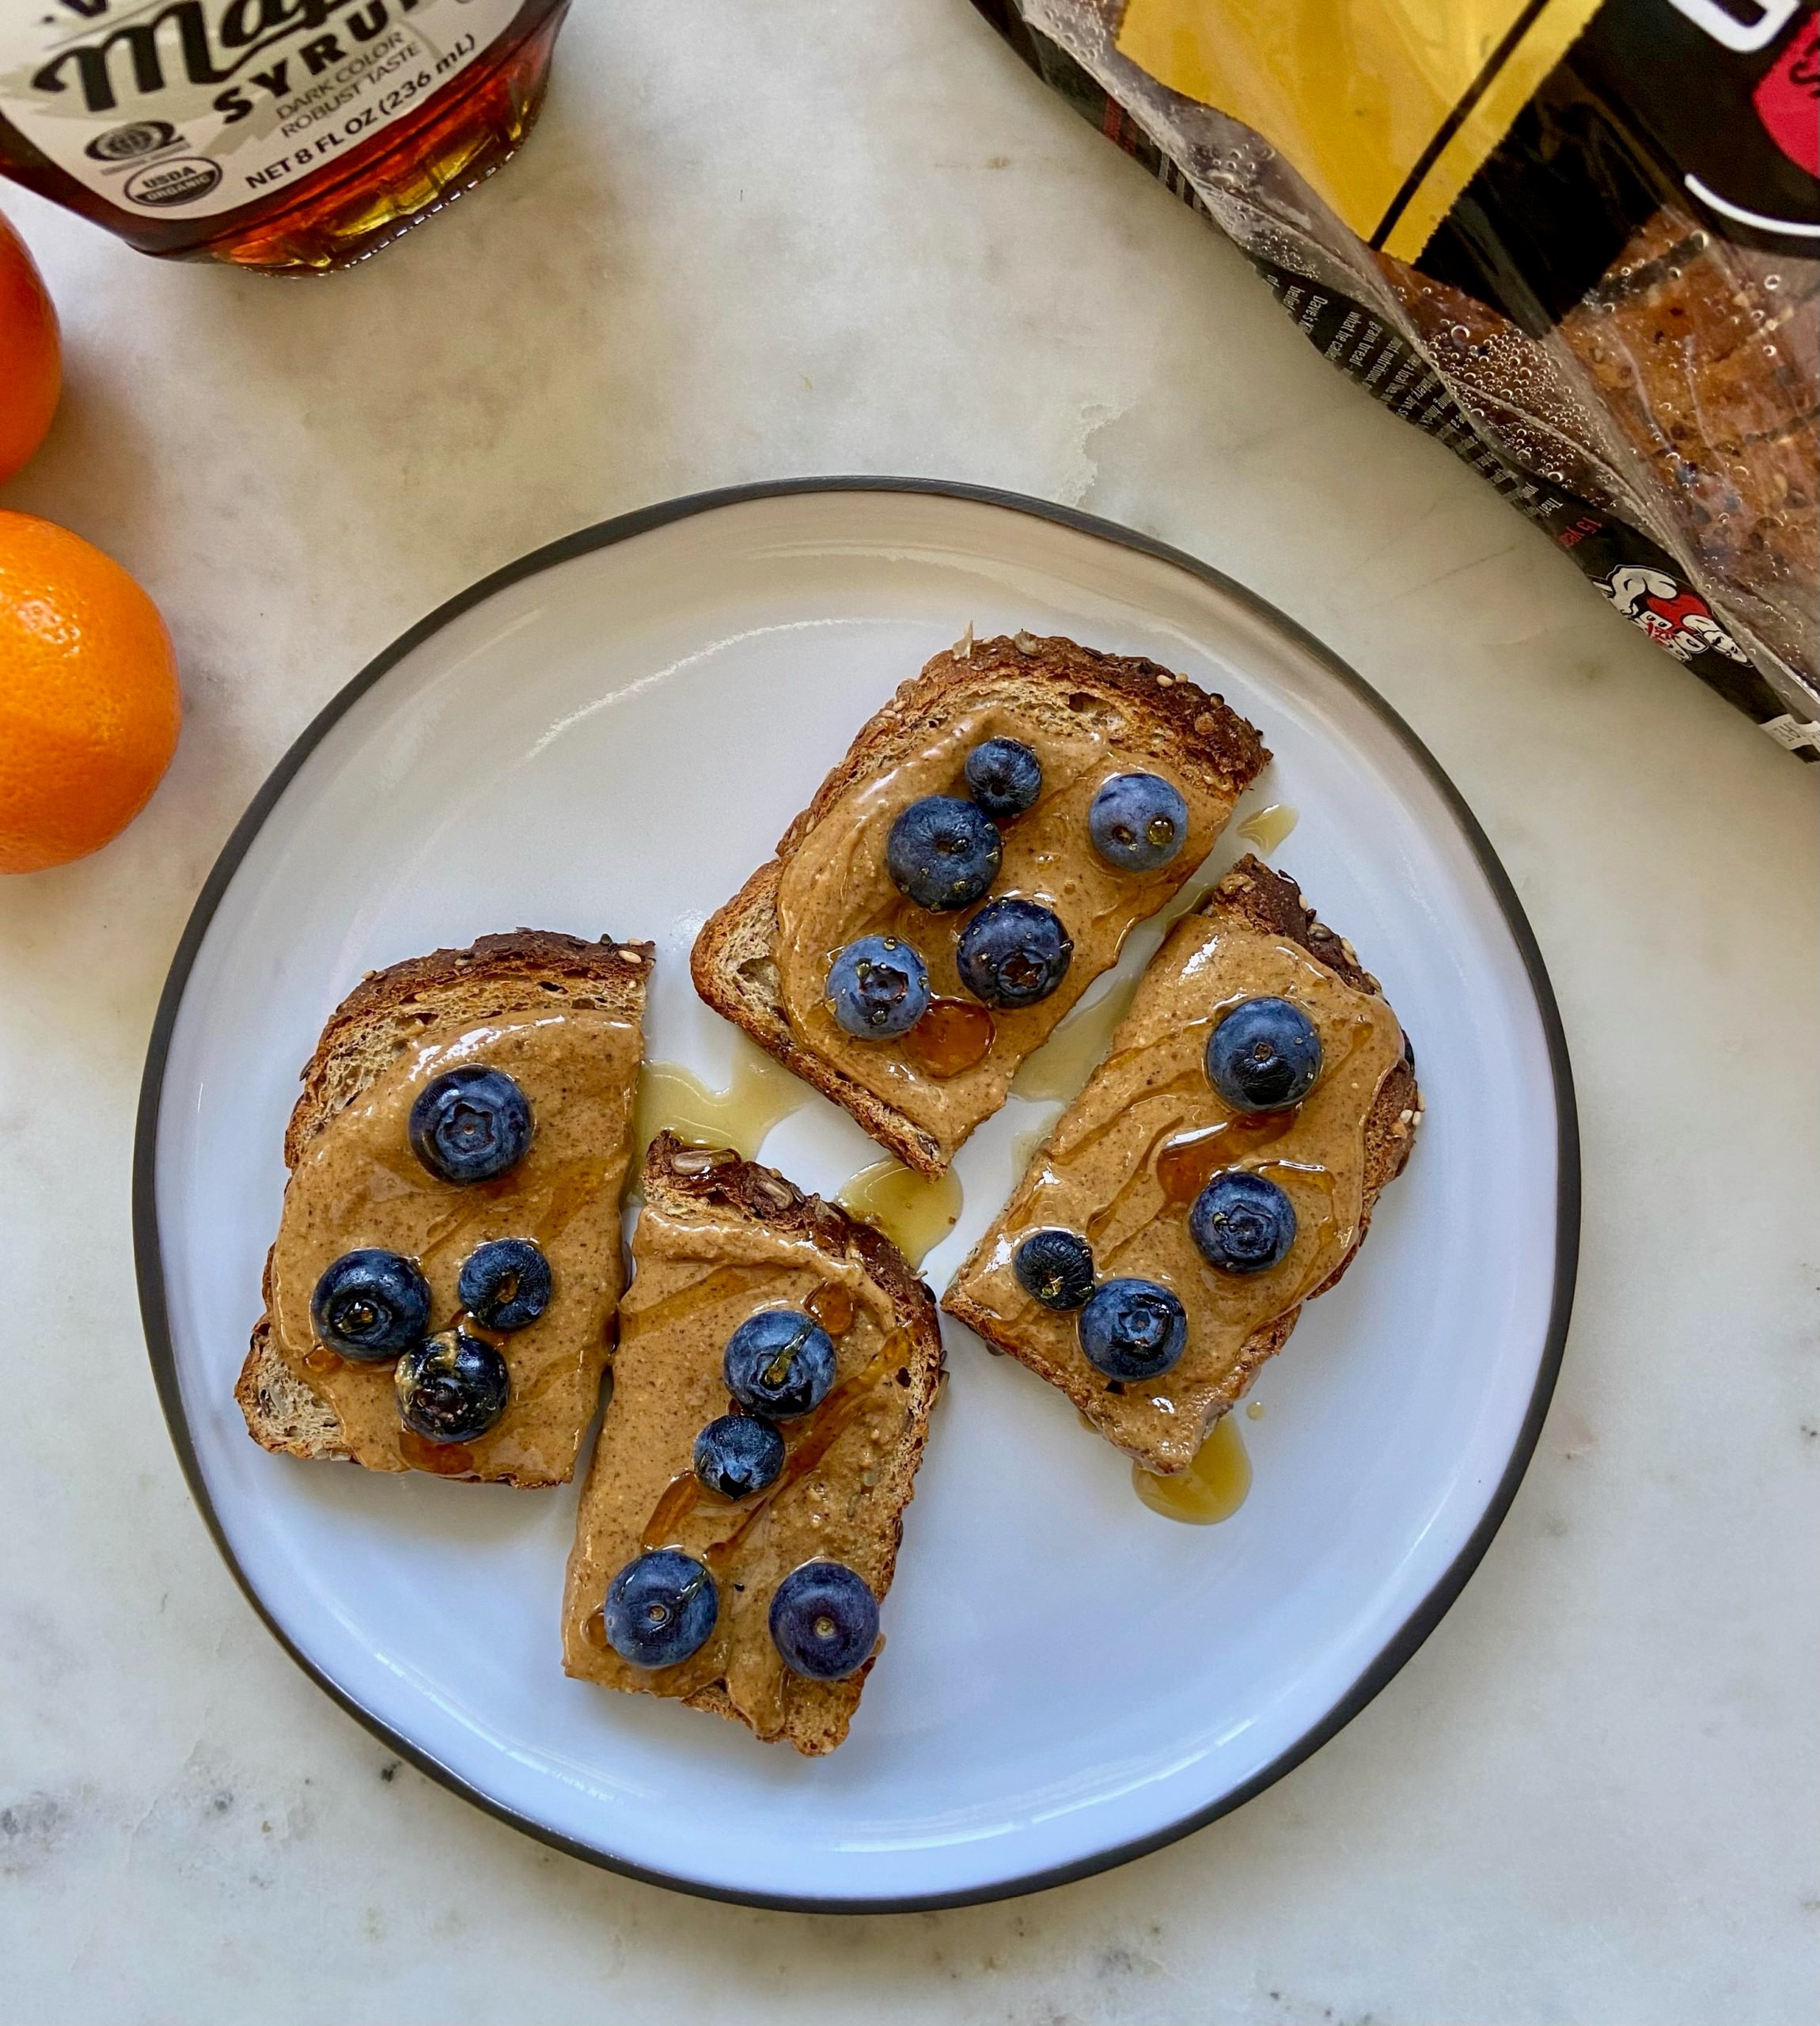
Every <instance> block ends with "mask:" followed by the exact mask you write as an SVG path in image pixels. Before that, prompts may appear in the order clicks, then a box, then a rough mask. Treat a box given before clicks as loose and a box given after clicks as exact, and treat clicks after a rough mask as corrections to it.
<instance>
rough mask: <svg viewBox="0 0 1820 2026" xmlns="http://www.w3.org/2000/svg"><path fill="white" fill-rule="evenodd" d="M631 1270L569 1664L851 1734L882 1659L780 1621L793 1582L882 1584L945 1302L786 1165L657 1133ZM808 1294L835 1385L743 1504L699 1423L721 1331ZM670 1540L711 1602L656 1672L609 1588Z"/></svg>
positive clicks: (621, 1684) (717, 1412)
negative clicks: (822, 1577)
mask: <svg viewBox="0 0 1820 2026" xmlns="http://www.w3.org/2000/svg"><path fill="white" fill-rule="evenodd" d="M643 1189H644V1207H643V1210H642V1211H641V1212H640V1213H639V1222H638V1224H637V1227H636V1228H635V1231H634V1232H633V1235H632V1259H633V1277H632V1283H631V1287H630V1288H628V1291H627V1293H626V1296H625V1299H624V1303H623V1304H622V1306H621V1309H620V1345H619V1349H618V1351H617V1353H616V1355H615V1357H614V1361H613V1392H612V1404H611V1406H609V1409H608V1413H607V1416H606V1419H605V1423H604V1425H603V1426H602V1428H601V1436H600V1440H599V1443H598V1444H597V1447H596V1448H595V1451H594V1459H593V1465H592V1466H591V1467H590V1470H589V1472H588V1478H587V1482H586V1486H585V1488H584V1489H583V1490H582V1501H581V1512H580V1517H579V1521H578V1526H577V1529H576V1534H575V1543H574V1550H573V1551H572V1552H571V1555H570V1557H569V1571H568V1580H567V1589H566V1593H565V1595H564V1599H563V1665H564V1667H566V1668H567V1671H568V1672H569V1673H570V1674H571V1675H575V1676H577V1677H578V1678H580V1679H584V1680H588V1681H593V1682H598V1683H601V1685H602V1686H605V1687H609V1688H617V1689H624V1690H631V1691H633V1692H635V1693H639V1692H642V1693H644V1694H653V1695H660V1696H666V1697H669V1698H674V1699H677V1700H679V1701H681V1702H685V1703H687V1704H688V1705H689V1707H691V1708H692V1709H707V1710H711V1711H713V1712H714V1713H715V1715H717V1716H720V1717H728V1718H730V1719H733V1720H734V1721H737V1722H740V1723H743V1724H746V1725H748V1726H749V1728H751V1729H752V1730H753V1732H755V1733H756V1735H757V1736H759V1737H760V1738H763V1739H765V1740H787V1742H788V1743H791V1744H792V1745H794V1747H796V1749H797V1750H798V1751H800V1752H803V1753H806V1754H809V1755H815V1754H819V1753H821V1752H827V1751H832V1750H833V1749H834V1747H836V1745H837V1744H839V1743H840V1741H841V1740H842V1739H843V1738H844V1737H845V1736H846V1735H847V1726H848V1724H850V1723H851V1721H852V1717H853V1713H854V1711H855V1709H856V1708H857V1707H858V1705H859V1695H860V1690H861V1688H862V1687H863V1684H864V1682H865V1679H866V1674H867V1673H868V1672H869V1671H870V1668H871V1667H872V1665H873V1661H874V1659H875V1658H876V1649H875V1651H874V1656H873V1658H871V1659H868V1660H866V1661H865V1663H864V1664H863V1665H862V1666H861V1667H859V1669H858V1670H857V1671H855V1673H853V1674H851V1675H848V1676H847V1677H846V1678H845V1679H840V1680H834V1681H822V1680H810V1679H806V1677H804V1676H802V1675H798V1674H794V1673H792V1672H791V1671H790V1670H789V1669H787V1667H785V1666H784V1664H783V1661H782V1660H781V1658H780V1657H779V1654H778V1652H777V1649H776V1648H775V1646H774V1645H773V1644H772V1640H771V1636H770V1633H769V1630H768V1611H769V1608H770V1603H771V1599H772V1595H773V1593H774V1592H775V1590H776V1588H777V1585H778V1583H779V1580H781V1579H782V1578H783V1576H786V1575H787V1573H789V1572H790V1571H791V1569H794V1568H796V1567H798V1565H801V1564H802V1563H803V1562H805V1561H812V1560H824V1559H828V1560H834V1561H841V1562H844V1563H845V1564H846V1565H847V1566H848V1567H849V1568H851V1569H855V1570H857V1571H858V1572H859V1574H860V1576H862V1577H863V1579H864V1580H865V1581H866V1584H867V1585H868V1587H869V1588H870V1589H871V1591H872V1592H873V1593H874V1595H875V1596H877V1597H878V1598H880V1599H882V1598H883V1597H884V1595H885V1592H886V1590H887V1589H888V1588H889V1587H890V1583H891V1577H892V1572H893V1567H894V1566H895V1564H896V1561H897V1546H898V1542H899V1541H900V1539H901V1537H902V1534H903V1524H904V1507H905V1506H906V1505H907V1504H908V1503H909V1501H910V1496H911V1492H912V1486H913V1483H914V1480H915V1478H916V1466H917V1465H918V1463H919V1462H920V1460H921V1459H922V1455H923V1443H924V1440H926V1438H927V1433H928V1428H929V1416H930V1412H931V1409H932V1408H933V1407H934V1406H935V1398H936V1394H937V1392H938V1389H939V1387H940V1385H941V1381H942V1338H941V1333H940V1330H939V1327H938V1322H937V1318H936V1313H935V1298H934V1296H932V1295H931V1293H930V1292H929V1290H928V1289H927V1288H926V1287H925V1286H924V1285H923V1283H922V1282H921V1281H920V1280H918V1279H917V1277H916V1274H915V1273H914V1272H913V1271H912V1269H911V1268H910V1267H909V1266H908V1265H907V1264H906V1262H905V1261H904V1258H903V1255H902V1254H901V1253H900V1252H899V1251H898V1250H897V1247H896V1246H893V1244H892V1243H890V1242H889V1239H885V1238H884V1237H882V1235H880V1234H879V1233H878V1231H874V1229H873V1227H871V1226H870V1224H863V1223H861V1222H860V1221H859V1220H858V1219H857V1218H855V1217H851V1216H848V1215H847V1212H845V1211H844V1210H841V1209H840V1208H836V1206H835V1205H832V1204H830V1203H825V1202H823V1201H821V1198H820V1197H814V1196H805V1195H804V1194H803V1193H802V1191H801V1190H800V1189H797V1188H796V1187H795V1186H794V1185H793V1184H792V1183H791V1182H787V1181H786V1180H785V1179H784V1178H783V1176H782V1175H780V1174H777V1173H776V1172H775V1170H772V1169H770V1168H766V1167H759V1166H757V1165H756V1163H753V1162H750V1161H745V1160H742V1159H741V1158H740V1157H739V1156H738V1155H737V1154H734V1153H732V1152H730V1151H726V1150H725V1149H722V1148H701V1147H692V1146H688V1145H687V1144H684V1142H683V1141H682V1140H679V1139H677V1137H676V1136H674V1135H673V1134H672V1133H660V1134H659V1135H658V1137H657V1138H656V1139H655V1140H653V1141H652V1143H651V1145H650V1149H649V1151H647V1152H646V1156H645V1165H644V1175H643ZM779 1307H783V1308H787V1309H790V1310H793V1311H799V1312H801V1311H806V1312H807V1313H809V1314H810V1315H815V1316H817V1318H818V1319H819V1320H820V1321H821V1322H822V1324H823V1326H824V1327H825V1328H826V1330H828V1334H829V1335H830V1336H831V1337H832V1339H833V1342H834V1345H835V1353H836V1367H835V1383H834V1386H833V1388H832V1391H829V1392H828V1394H827V1395H826V1396H825V1398H823V1400H822V1401H821V1403H820V1405H819V1406H817V1407H816V1408H815V1409H813V1411H811V1412H810V1413H807V1414H805V1415H803V1416H802V1417H799V1418H797V1419H794V1420H791V1421H784V1422H783V1423H781V1424H780V1426H781V1428H782V1430H783V1435H784V1437H785V1440H786V1443H787V1449H786V1454H785V1461H784V1464H783V1470H782V1471H781V1473H780V1474H779V1476H778V1477H777V1478H776V1479H775V1481H774V1482H773V1483H772V1485H771V1486H770V1487H769V1488H768V1489H765V1490H761V1491H759V1492H757V1493H754V1494H753V1495H752V1496H750V1497H747V1498H745V1499H743V1500H741V1501H737V1502H734V1501H729V1500H728V1499H726V1497H723V1496H722V1494H721V1493H719V1492H715V1491H710V1490H707V1489H705V1488H703V1487H701V1486H700V1485H698V1482H697V1481H696V1478H695V1476H694V1474H693V1471H692V1464H691V1458H692V1451H693V1446H694V1443H695V1440H696V1436H697V1434H698V1433H699V1432H700V1430H701V1429H702V1428H703V1427H705V1426H706V1425H707V1424H708V1423H709V1422H710V1421H713V1420H715V1418H716V1417H719V1416H721V1415H723V1414H725V1413H727V1412H728V1411H729V1409H730V1406H731V1402H730V1398H729V1396H728V1393H727V1390H726V1383H725V1379H724V1376H723V1372H722V1356H723V1353H724V1352H725V1349H726V1343H727V1339H728V1338H729V1337H730V1335H731V1334H733V1332H734V1330H735V1329H737V1327H738V1326H739V1325H740V1324H741V1323H742V1322H745V1320H746V1319H747V1318H749V1317H750V1316H751V1315H754V1314H756V1313H757V1312H758V1311H760V1310H764V1309H767V1308H779ZM662 1547H676V1548H678V1549H680V1550H682V1551H683V1552H684V1553H685V1554H689V1555H691V1556H692V1557H696V1558H697V1559H699V1560H700V1561H703V1563H704V1564H705V1565H707V1567H708V1568H709V1569H711V1572H712V1573H713V1575H714V1577H715V1584H716V1590H717V1603H718V1613H717V1617H716V1620H715V1630H714V1632H713V1633H712V1634H711V1636H710V1637H709V1638H708V1640H707V1644H706V1645H703V1647H702V1648H700V1650H699V1651H698V1652H696V1653H695V1654H694V1655H692V1656H690V1657H689V1658H688V1659H686V1660H682V1661H680V1662H677V1663H675V1664H671V1665H669V1666H667V1667H658V1668H652V1669H646V1668H643V1667H635V1666H633V1665H631V1664H628V1662H627V1661H626V1660H622V1659H621V1658H620V1656H619V1654H618V1653H617V1652H615V1651H614V1650H613V1648H612V1645H610V1644H609V1641H608V1640H607V1637H606V1635H605V1628H604V1626H603V1624H602V1605H603V1603H604V1601H605V1597H606V1593H607V1589H608V1586H609V1584H611V1582H612V1580H613V1577H614V1576H615V1575H616V1573H618V1572H619V1571H620V1569H622V1568H624V1566H625V1565H627V1564H628V1562H630V1561H632V1560H634V1559H635V1557H637V1556H638V1555H639V1554H641V1553H643V1552H646V1551H648V1550H651V1549H656V1548H662Z"/></svg>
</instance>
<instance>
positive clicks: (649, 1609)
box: [601, 1548, 720, 1667]
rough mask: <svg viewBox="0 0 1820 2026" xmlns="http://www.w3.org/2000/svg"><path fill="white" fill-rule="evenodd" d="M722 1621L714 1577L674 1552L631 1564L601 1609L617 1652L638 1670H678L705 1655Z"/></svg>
mask: <svg viewBox="0 0 1820 2026" xmlns="http://www.w3.org/2000/svg"><path fill="white" fill-rule="evenodd" d="M719 1616H720V1595H719V1592H718V1591H716V1589H715V1587H714V1578H713V1577H712V1576H710V1575H709V1574H708V1573H707V1569H704V1568H703V1566H702V1565H701V1564H700V1562H699V1561H696V1559H695V1558H694V1557H693V1556H692V1555H686V1554H681V1553H680V1552H679V1551H678V1550H677V1549H675V1548H654V1549H653V1550H652V1551H651V1552H650V1554H641V1555H639V1557H637V1558H636V1560H635V1561H628V1563H627V1564H626V1565H625V1567H624V1569H621V1570H620V1573H619V1574H618V1575H617V1576H615V1577H614V1578H613V1580H612V1582H611V1583H609V1584H608V1585H607V1601H606V1603H605V1604H604V1605H603V1606H602V1607H601V1624H602V1625H603V1626H605V1628H606V1633H607V1638H608V1641H609V1644H610V1645H612V1649H613V1651H614V1652H616V1653H617V1654H618V1655H619V1656H620V1659H621V1660H629V1661H630V1662H631V1664H632V1665H633V1666H634V1667H674V1666H675V1665H676V1664H677V1661H678V1660H687V1659H688V1656H690V1654H692V1653H697V1652H700V1650H701V1648H703V1646H704V1645H707V1637H708V1634H709V1633H711V1632H712V1631H713V1630H714V1626H715V1619H716V1618H719Z"/></svg>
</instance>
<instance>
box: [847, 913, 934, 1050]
mask: <svg viewBox="0 0 1820 2026" xmlns="http://www.w3.org/2000/svg"><path fill="white" fill-rule="evenodd" d="M828 1005H829V1007H830V1008H831V1009H832V1012H833V1015H834V1017H835V1019H836V1020H837V1021H838V1022H840V1026H841V1027H842V1029H843V1030H844V1031H845V1032H846V1033H847V1034H854V1035H856V1036H857V1037H858V1038H859V1039H860V1040H861V1041H889V1039H890V1038H892V1036H893V1035H894V1034H905V1033H908V1030H910V1029H911V1028H912V1027H913V1026H916V1022H918V1021H919V1020H920V1019H922V1017H923V1015H924V1014H925V1013H926V1012H927V1011H928V1010H929V967H928V966H927V965H926V964H925V963H924V962H923V959H922V958H921V957H920V956H919V954H918V953H917V952H916V950H913V949H912V947H910V945H909V944H908V943H904V942H902V941H901V940H900V939H898V938H897V936H895V935H863V936H861V937H860V939H859V941H858V942H857V943H848V944H847V947H846V948H845V949H844V950H842V951H841V953H840V955H839V956H838V957H836V958H835V960H834V962H832V964H830V965H829V966H828Z"/></svg>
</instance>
